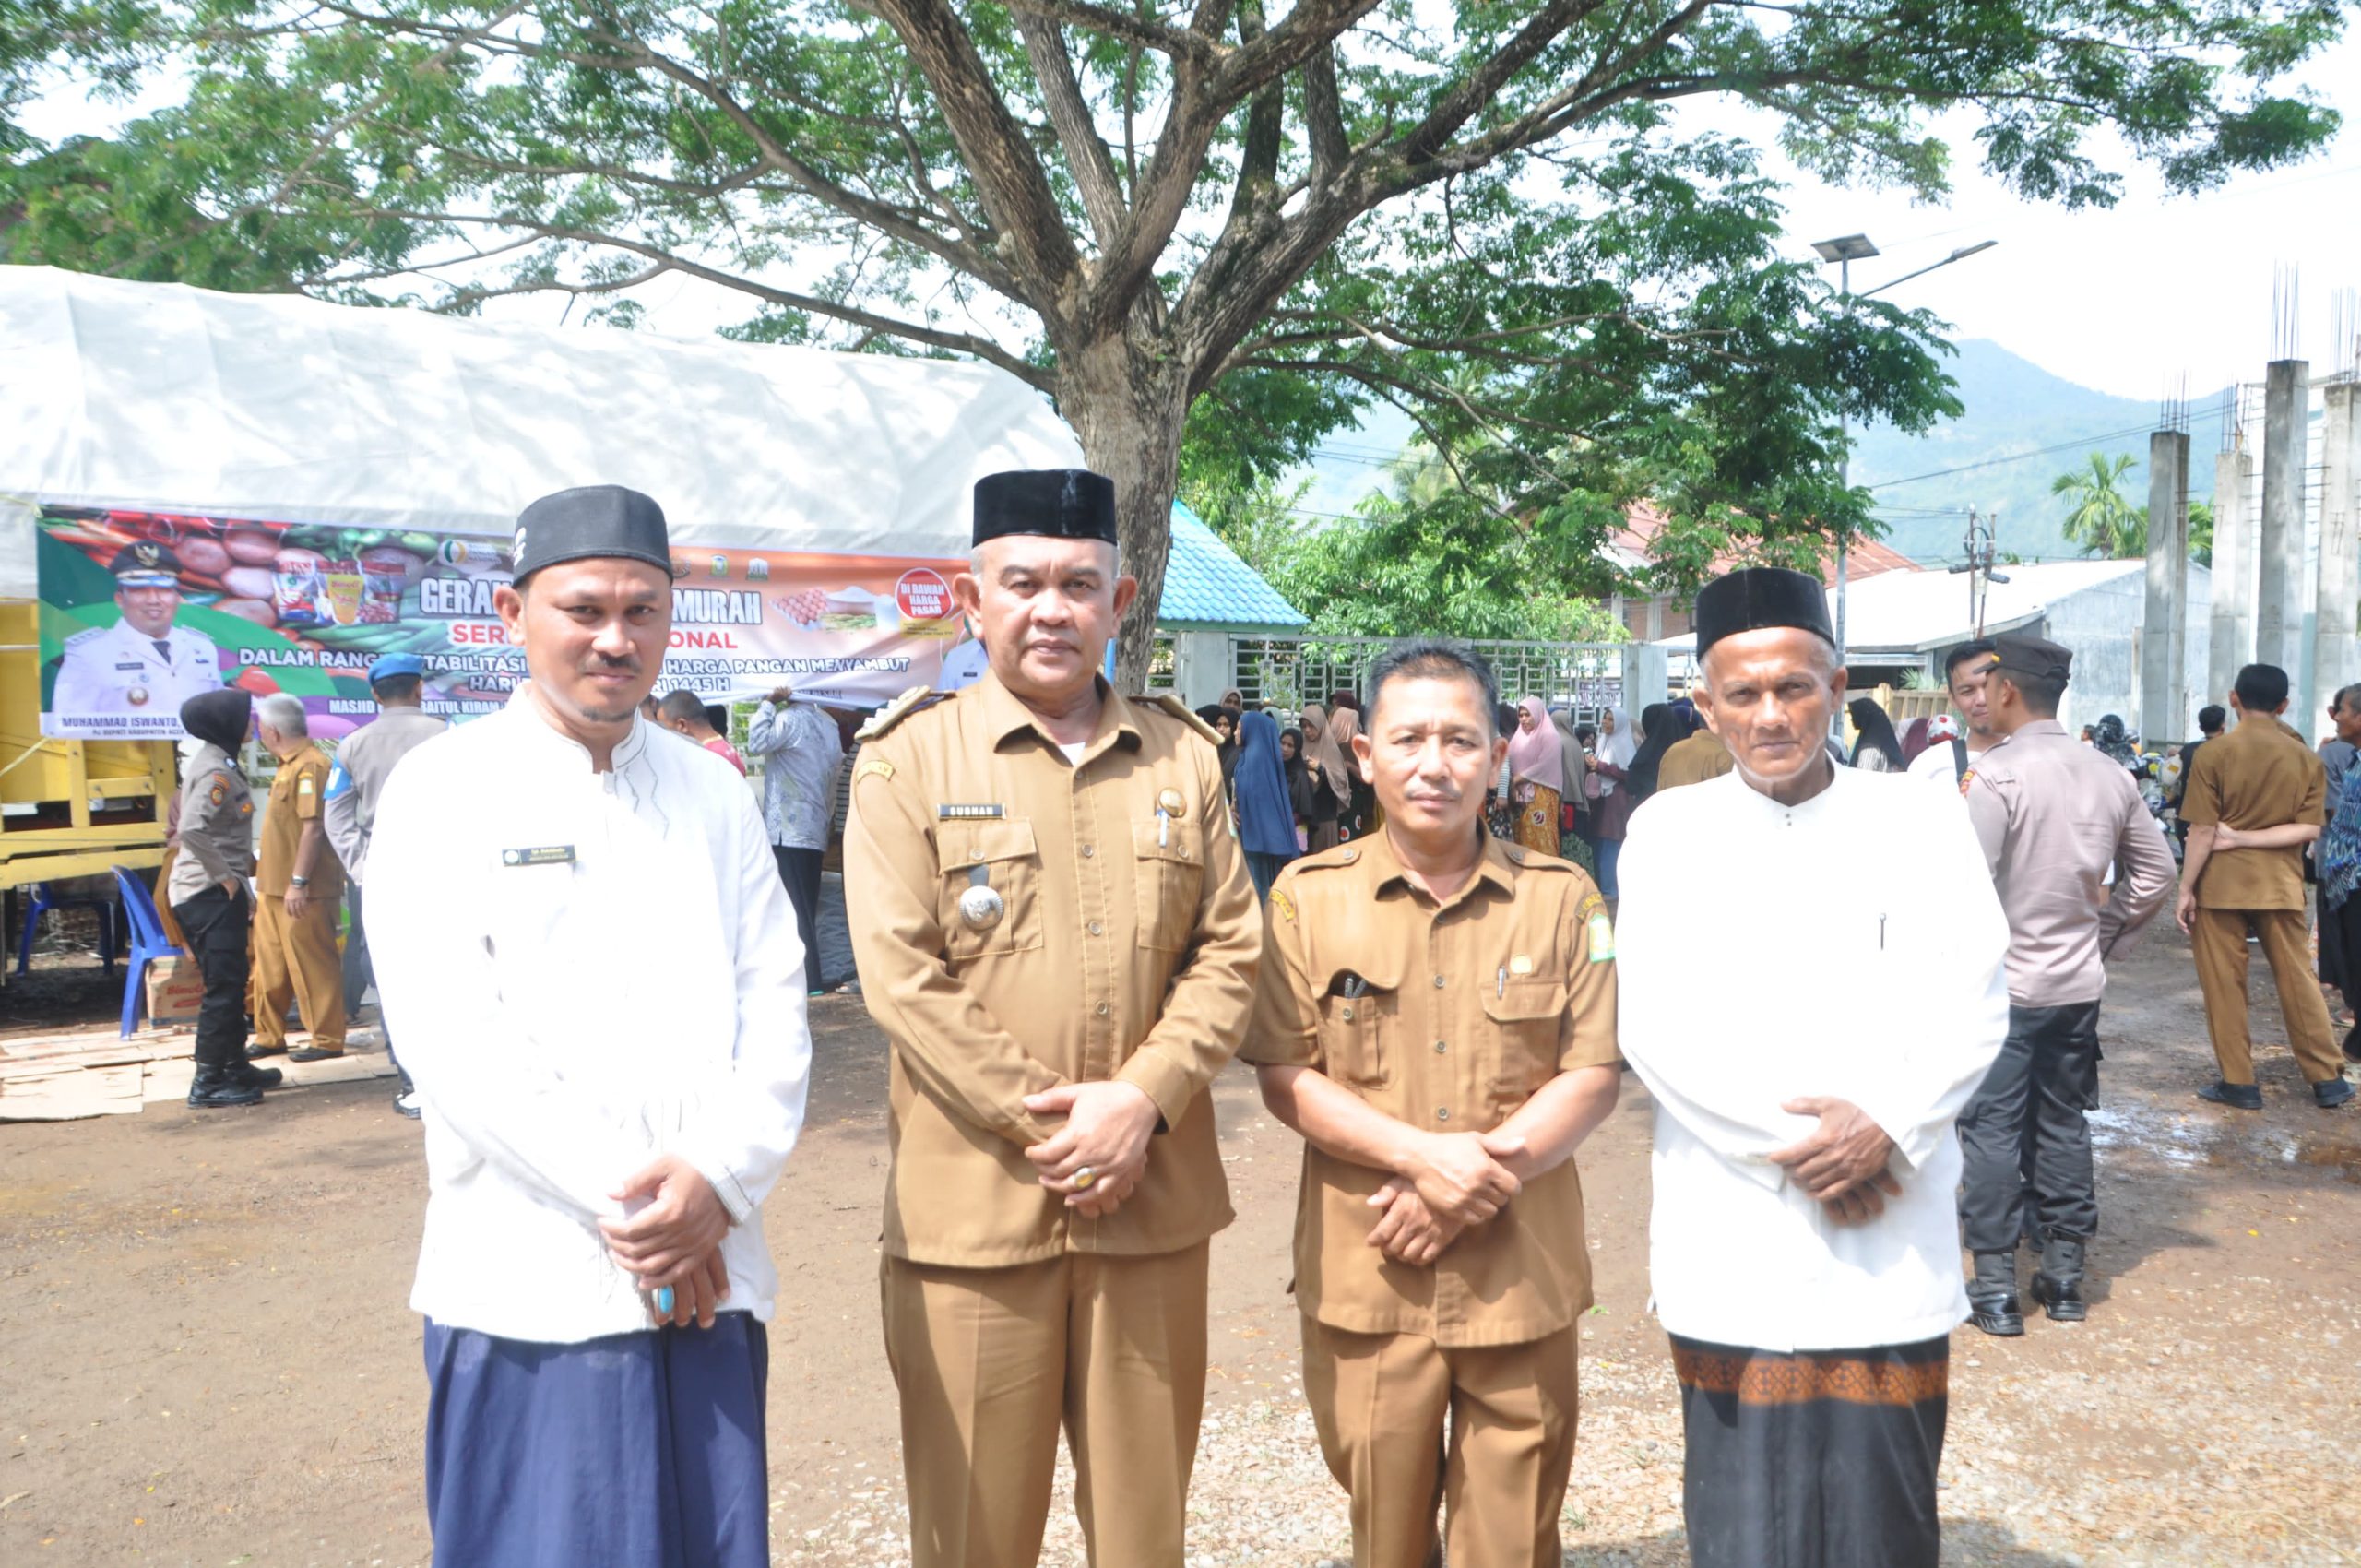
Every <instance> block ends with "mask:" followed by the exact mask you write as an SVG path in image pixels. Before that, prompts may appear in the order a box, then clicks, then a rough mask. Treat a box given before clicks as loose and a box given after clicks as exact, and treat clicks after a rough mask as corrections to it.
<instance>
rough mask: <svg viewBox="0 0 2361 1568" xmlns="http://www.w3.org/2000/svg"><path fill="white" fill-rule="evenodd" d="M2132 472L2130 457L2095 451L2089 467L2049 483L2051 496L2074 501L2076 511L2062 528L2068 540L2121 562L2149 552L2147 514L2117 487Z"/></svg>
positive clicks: (2088, 550)
mask: <svg viewBox="0 0 2361 1568" xmlns="http://www.w3.org/2000/svg"><path fill="white" fill-rule="evenodd" d="M2130 469H2131V457H2130V455H2129V454H2125V453H2118V454H2117V455H2116V456H2115V457H2106V456H2105V455H2103V454H2101V453H2097V452H2094V453H2092V454H2091V461H2090V466H2089V467H2088V468H2082V469H2073V470H2071V471H2070V472H2068V473H2062V474H2059V475H2058V477H2057V478H2056V479H2054V480H2052V481H2049V493H2051V494H2052V495H2063V496H2066V497H2068V498H2070V500H2071V501H2072V502H2073V510H2071V511H2070V512H2068V513H2067V514H2066V520H2065V522H2064V523H2063V524H2061V525H2060V527H2061V528H2062V529H2063V530H2064V532H2065V535H2066V537H2067V538H2068V539H2070V540H2073V541H2074V542H2075V543H2077V544H2079V545H2081V546H2082V548H2083V549H2084V550H2085V551H2087V552H2089V553H2091V554H2093V555H2098V556H2104V557H2106V558H2108V559H2111V560H2121V559H2124V558H2125V557H2127V556H2133V555H2145V554H2147V553H2148V517H2147V514H2146V513H2144V512H2142V511H2140V510H2139V509H2138V508H2136V507H2134V506H2133V505H2131V503H2130V501H2128V500H2126V499H2125V498H2124V495H2123V493H2122V492H2121V491H2119V490H2118V489H2117V488H2116V485H2117V483H2118V481H2121V480H2122V478H2123V476H2124V475H2125V474H2127V473H2129V472H2130Z"/></svg>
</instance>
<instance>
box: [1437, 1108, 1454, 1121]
mask: <svg viewBox="0 0 2361 1568" xmlns="http://www.w3.org/2000/svg"><path fill="white" fill-rule="evenodd" d="M1435 1120H1436V1121H1438V1122H1448V1121H1450V1120H1451V1107H1449V1106H1448V1105H1439V1106H1437V1107H1435Z"/></svg>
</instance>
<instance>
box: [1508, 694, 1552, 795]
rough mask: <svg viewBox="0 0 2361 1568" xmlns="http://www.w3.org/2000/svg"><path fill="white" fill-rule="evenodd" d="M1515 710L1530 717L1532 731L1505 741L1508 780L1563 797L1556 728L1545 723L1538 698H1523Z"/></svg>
mask: <svg viewBox="0 0 2361 1568" xmlns="http://www.w3.org/2000/svg"><path fill="white" fill-rule="evenodd" d="M1517 707H1519V708H1520V709H1522V710H1523V711H1524V712H1525V713H1527V714H1530V715H1531V716H1532V719H1533V728H1532V729H1530V730H1520V731H1517V732H1516V733H1515V734H1513V735H1511V736H1510V737H1509V776H1510V777H1511V778H1522V779H1525V780H1528V781H1529V782H1532V783H1535V784H1538V785H1540V786H1541V787H1542V788H1543V789H1545V790H1557V791H1558V792H1559V793H1560V794H1561V795H1562V794H1564V793H1565V790H1566V766H1565V755H1564V754H1563V753H1562V752H1561V751H1560V749H1559V735H1558V728H1557V726H1556V725H1554V724H1552V723H1550V722H1549V710H1548V708H1547V707H1543V706H1542V702H1541V699H1540V698H1539V697H1527V698H1525V700H1524V701H1523V702H1521V703H1519V704H1517Z"/></svg>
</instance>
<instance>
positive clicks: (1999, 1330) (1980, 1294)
mask: <svg viewBox="0 0 2361 1568" xmlns="http://www.w3.org/2000/svg"><path fill="white" fill-rule="evenodd" d="M1967 1321H1968V1322H1970V1323H1972V1324H1975V1326H1976V1327H1978V1328H1980V1329H1982V1330H1983V1331H1984V1332H1985V1333H1987V1334H1989V1335H1991V1336H1994V1337H1995V1338H1999V1339H2013V1338H2015V1337H2016V1336H2018V1335H2020V1334H2023V1332H2024V1331H2025V1320H2024V1318H2023V1314H2021V1313H2019V1312H2018V1311H2017V1254H2016V1253H2013V1252H2009V1253H1976V1254H1975V1278H1974V1279H1972V1280H1970V1281H1969V1282H1968V1287H1967Z"/></svg>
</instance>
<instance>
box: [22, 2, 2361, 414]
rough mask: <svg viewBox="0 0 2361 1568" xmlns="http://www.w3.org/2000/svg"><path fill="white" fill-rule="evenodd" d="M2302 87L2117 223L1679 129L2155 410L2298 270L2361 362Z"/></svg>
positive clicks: (2359, 278)
mask: <svg viewBox="0 0 2361 1568" xmlns="http://www.w3.org/2000/svg"><path fill="white" fill-rule="evenodd" d="M2355 33H2356V34H2361V27H2356V29H2355ZM2296 80H2298V81H2302V82H2306V83H2309V84H2310V85H2312V86H2313V87H2314V88H2316V89H2318V90H2319V95H2320V96H2321V98H2322V99H2323V100H2324V101H2327V102H2329V103H2330V104H2331V105H2333V106H2335V107H2337V108H2339V109H2341V110H2342V111H2343V113H2344V114H2345V115H2346V118H2347V125H2346V126H2345V128H2344V130H2343V132H2342V133H2341V134H2340V136H2339V137H2338V139H2337V140H2336V141H2335V142H2333V143H2332V144H2331V146H2330V148H2328V150H2327V152H2326V153H2325V154H2324V155H2322V156H2320V157H2317V158H2315V159H2313V160H2310V161H2309V162H2307V163H2304V164H2300V165H2297V166H2296V167H2293V168H2290V169H2286V170H2282V171H2280V172H2274V173H2269V174H2259V175H2251V176H2244V177H2240V178H2237V179H2234V180H2232V181H2230V182H2229V183H2228V184H2226V185H2225V186H2224V187H2223V188H2222V189H2220V190H2218V191H2215V192H2212V193H2209V194H2207V195H2204V196H2196V197H2189V196H2166V195H2165V193H2164V191H2163V186H2162V182H2161V181H2159V180H2158V179H2156V178H2155V177H2154V176H2153V174H2151V173H2149V172H2146V171H2144V170H2142V169H2140V168H2138V167H2137V166H2136V165H2134V164H2132V163H2131V161H2130V160H2129V158H2117V159H2113V160H2110V161H2111V163H2112V166H2114V167H2117V168H2119V169H2126V170H2128V171H2129V178H2128V179H2127V181H2126V185H2125V192H2124V196H2123V199H2122V200H2121V201H2120V202H2119V203H2118V205H2117V206H2116V207H2115V208H2111V209H2107V210H2085V211H2082V212H2069V211H2066V210H2064V209H2063V208H2058V207H2055V206H2049V205H2044V204H2038V203H2032V202H2027V201H2024V200H2022V199H2020V198H2019V197H2017V196H2013V195H2011V193H2009V192H2008V191H2007V190H2005V189H2004V188H2002V187H2001V186H2000V185H1999V183H1998V182H1997V181H1994V180H1992V179H1990V178H1988V177H1987V176H1986V175H1985V174H1983V173H1982V172H1981V171H1980V170H1978V169H1976V168H1975V166H1974V160H1975V148H1974V146H1973V143H1972V142H1971V140H1970V137H1971V134H1972V132H1973V129H1974V125H1975V121H1974V119H1973V117H1972V116H1971V115H1964V114H1963V115H1956V116H1952V117H1950V118H1949V119H1947V120H1946V121H1944V122H1941V123H1940V124H1939V127H1938V129H1939V131H1940V133H1941V134H1943V135H1945V136H1946V137H1947V139H1949V140H1950V141H1951V142H1952V148H1953V160H1954V164H1955V165H1956V166H1957V167H1956V169H1955V173H1954V186H1955V188H1954V190H1953V192H1952V195H1951V196H1949V198H1947V199H1946V200H1944V201H1942V202H1940V203H1939V204H1923V203H1919V202H1917V201H1916V200H1914V199H1913V198H1911V197H1910V196H1907V195H1906V194H1904V193H1901V192H1892V191H1875V190H1863V189H1848V188H1841V187H1835V186H1831V185H1828V184H1824V183H1822V182H1821V181H1820V180H1818V179H1817V178H1815V177H1813V176H1810V175H1808V174H1804V173H1801V172H1798V171H1797V170H1796V169H1795V168H1793V166H1791V165H1789V164H1788V163H1787V162H1786V160H1784V159H1783V158H1781V157H1780V156H1779V154H1778V152H1777V151H1776V148H1775V143H1774V122H1773V121H1772V120H1771V119H1770V118H1769V117H1768V116H1766V115H1763V114H1761V113H1757V112H1754V111H1750V110H1748V109H1745V108H1743V107H1739V106H1733V105H1729V104H1705V105H1698V106H1692V107H1690V108H1687V109H1685V110H1684V111H1683V112H1682V114H1681V117H1680V120H1679V128H1680V129H1681V130H1683V131H1697V130H1705V129H1712V130H1719V131H1725V132H1729V133H1733V134H1737V135H1741V136H1744V137H1747V138H1748V139H1750V140H1751V141H1753V142H1754V143H1755V144H1756V145H1758V146H1760V147H1762V148H1765V149H1766V153H1767V171H1766V172H1771V173H1773V174H1774V175H1775V176H1777V177H1778V178H1780V179H1782V180H1783V181H1784V182H1786V184H1788V185H1789V187H1790V188H1789V190H1788V192H1787V196H1786V201H1787V207H1788V218H1787V224H1786V246H1787V248H1788V251H1789V254H1791V255H1796V256H1797V257H1799V258H1809V257H1810V255H1811V254H1812V253H1811V248H1810V247H1811V242H1812V241H1814V240H1821V239H1829V238H1833V237H1834V236H1836V235H1840V234H1854V233H1866V234H1867V235H1869V238H1870V240H1871V241H1872V242H1874V243H1875V244H1877V245H1878V246H1879V248H1880V251H1881V252H1882V253H1883V254H1882V255H1880V256H1879V257H1878V258H1876V259H1874V260H1869V261H1864V262H1858V263H1856V264H1855V267H1854V278H1853V284H1854V287H1855V288H1856V289H1857V290H1859V291H1867V290H1869V289H1873V288H1876V287H1877V286H1878V285H1880V283H1882V282H1885V281H1886V280H1888V279H1894V278H1898V277H1900V276H1901V275H1902V274H1904V273H1906V272H1909V271H1911V270H1913V269H1914V268H1916V267H1924V266H1927V265H1928V264H1929V263H1931V262H1936V261H1940V260H1941V259H1942V257H1944V256H1945V255H1948V254H1950V252H1951V251H1952V250H1953V249H1955V248H1958V247H1960V246H1963V245H1969V244H1977V243H1979V242H1982V241H1985V240H1993V241H1997V242H1998V244H1996V245H1995V246H1994V247H1993V248H1992V249H1990V250H1987V251H1985V252H1983V253H1981V254H1980V255H1975V256H1972V257H1969V258H1967V259H1965V260H1964V261H1961V262H1959V263H1958V264H1956V265H1955V266H1949V267H1943V268H1942V269H1941V270H1940V271H1937V272H1932V273H1929V274H1928V275H1927V276H1925V277H1922V278H1918V279H1914V280H1912V281H1910V282H1907V283H1904V284H1902V285H1901V286H1900V288H1898V289H1896V290H1895V291H1892V292H1891V293H1889V294H1887V295H1884V296H1883V297H1884V298H1886V299H1889V300H1891V301H1892V303H1896V304H1901V305H1905V306H1910V307H1923V308H1925V309H1928V310H1931V311H1933V312H1934V313H1935V314H1936V315H1939V316H1940V317H1942V318H1943V319H1944V320H1945V321H1947V322H1949V323H1950V325H1951V331H1950V333H1949V335H1950V336H1951V337H1952V338H1953V339H1968V338H1988V339H1992V340H1994V341H1996V342H1998V343H1999V344H2000V345H2001V346H2003V347H2004V348H2007V349H2009V350H2011V351H2013V352H2015V353H2017V354H2020V355H2022V356H2023V357H2024V358H2026V359H2028V360H2031V361H2033V362H2035V364H2038V365H2040V366H2041V367H2042V368H2043V369H2045V370H2047V371H2049V372H2050V373H2051V374H2055V375H2058V376H2062V377H2064V378H2065V379H2067V380H2069V381H2072V382H2075V383H2078V384H2079V385H2082V386H2090V387H2094V388H2096V389H2098V390H2100V391H2104V392H2110V393H2113V394H2116V395H2118V396H2119V397H2127V398H2142V399H2146V400H2155V399H2159V398H2165V397H2166V396H2172V395H2177V394H2179V393H2180V392H2182V391H2184V390H2185V391H2186V392H2187V393H2188V394H2189V395H2191V396H2196V397H2202V396H2204V395H2205V394H2206V393H2208V392H2209V391H2211V390H2212V389H2213V388H2217V387H2220V386H2224V385H2225V384H2227V383H2229V382H2232V381H2252V380H2259V379H2260V377H2261V374H2262V366H2263V364H2264V362H2266V361H2267V360H2268V359H2270V358H2271V357H2272V352H2271V350H2272V331H2271V323H2272V279H2273V276H2274V272H2275V271H2276V270H2277V269H2279V268H2282V267H2292V268H2294V269H2295V271H2296V277H2297V279H2298V283H2297V292H2298V304H2299V309H2300V319H2301V329H2302V339H2303V341H2302V348H2303V351H2304V353H2305V355H2306V356H2307V357H2308V358H2310V359H2311V360H2312V361H2313V362H2314V364H2315V367H2316V370H2318V371H2327V370H2331V369H2333V368H2335V367H2336V365H2337V364H2338V363H2339V362H2341V360H2349V359H2350V357H2351V353H2352V350H2350V349H2348V350H2346V353H2345V354H2344V355H2343V356H2340V355H2338V354H2337V353H2336V352H2335V350H2334V349H2333V347H2332V345H2331V331H2330V327H2331V314H2332V310H2333V303H2334V300H2335V297H2336V295H2337V294H2338V292H2339V291H2350V290H2355V289H2361V36H2348V37H2347V39H2346V40H2345V41H2344V42H2343V43H2341V44H2340V45H2339V46H2338V47H2337V48H2335V49H2334V50H2332V51H2331V52H2329V53H2325V54H2323V55H2321V56H2320V57H2319V59H2317V60H2315V61H2314V62H2312V63H2310V64H2309V65H2307V66H2305V67H2304V69H2303V70H2302V71H2300V72H2299V73H2297V76H2296ZM177 87H178V84H177V83H160V84H157V87H156V89H155V90H153V91H151V92H150V93H149V94H148V98H147V100H146V101H144V102H143V103H141V104H138V105H134V106H131V107H130V108H126V107H125V106H123V105H115V104H94V103H91V102H89V101H88V100H87V99H86V98H85V97H84V95H83V94H82V93H81V92H80V91H78V90H77V89H72V88H65V89H60V90H59V91H57V92H53V93H52V94H51V95H50V96H49V97H48V98H47V99H45V100H43V101H41V102H40V103H38V104H36V105H35V106H34V109H33V112H32V113H30V114H28V115H27V116H26V122H27V124H28V125H29V127H30V128H31V129H32V130H34V131H35V132H36V134H40V135H44V136H47V137H51V138H53V139H54V138H56V137H63V136H66V135H70V134H75V133H97V134H103V133H105V132H106V131H108V130H110V129H111V128H113V126H114V125H116V124H118V123H120V122H121V120H122V119H124V118H125V117H126V115H127V113H131V112H135V111H136V109H138V108H145V107H152V106H154V105H156V104H157V103H160V102H162V101H167V100H168V98H169V97H170V96H171V95H172V93H174V92H175V91H176V89H177ZM638 297H639V298H640V300H641V303H643V304H644V305H645V306H647V310H648V315H647V322H646V325H647V327H651V328H653V329H655V330H658V331H661V332H666V333H671V334H680V335H694V334H700V333H705V332H709V331H711V330H712V329H713V328H714V327H717V326H719V325H722V324H724V323H726V322H730V321H735V320H739V319H742V318H743V317H744V316H746V315H750V314H752V313H751V311H750V310H749V309H748V308H747V304H746V302H745V301H744V299H743V298H742V296H737V295H734V294H730V293H729V292H728V291H720V290H717V289H713V288H710V287H707V286H704V285H698V284H694V283H690V282H688V281H686V280H682V279H665V280H662V281H659V282H658V284H656V285H654V286H653V287H651V288H650V289H648V290H647V291H643V292H642V293H641V294H640V295H639V296H638ZM498 304H499V306H500V308H501V309H502V311H503V314H516V315H527V316H547V317H549V318H552V319H554V318H556V317H557V315H559V313H560V312H561V311H562V310H563V309H564V301H563V300H562V299H561V298H558V297H553V296H552V297H541V298H531V299H523V300H512V301H504V302H498ZM2345 319H2346V321H2347V323H2348V327H2349V329H2351V328H2352V327H2355V326H2361V308H2348V309H2347V311H2346V313H2345ZM988 329H989V328H988ZM1370 434H1371V435H1373V436H1376V437H1378V438H1380V439H1385V438H1388V437H1387V433H1385V432H1382V431H1377V430H1375V429H1372V431H1371V432H1370ZM1339 439H1340V440H1342V439H1344V438H1342V437H1340V438H1339ZM1347 445H1358V443H1352V442H1348V443H1347Z"/></svg>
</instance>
